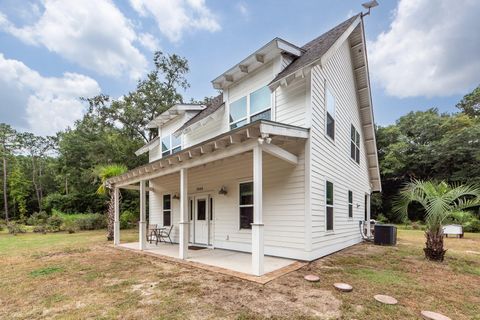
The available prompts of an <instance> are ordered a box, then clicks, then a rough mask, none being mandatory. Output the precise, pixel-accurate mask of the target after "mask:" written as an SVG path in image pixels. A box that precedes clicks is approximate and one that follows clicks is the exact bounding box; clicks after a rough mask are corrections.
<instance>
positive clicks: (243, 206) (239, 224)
mask: <svg viewBox="0 0 480 320" xmlns="http://www.w3.org/2000/svg"><path fill="white" fill-rule="evenodd" d="M246 183H251V184H252V186H253V180H246V181H240V182H238V230H248V231H250V230H252V228H251V226H250V228H242V224H241V222H240V220H241V217H240V208H249V207H251V208H252V221H253V215H254V214H255V213H253V205H254V203H255V195H254V196H253V197H252V198H253V202H252V204H243V205H242V204H240V185H242V184H246ZM252 190H253V189H252Z"/></svg>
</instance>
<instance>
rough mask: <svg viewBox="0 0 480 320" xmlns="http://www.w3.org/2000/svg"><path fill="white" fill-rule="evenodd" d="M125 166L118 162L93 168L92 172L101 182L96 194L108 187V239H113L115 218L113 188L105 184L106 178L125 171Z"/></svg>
mask: <svg viewBox="0 0 480 320" xmlns="http://www.w3.org/2000/svg"><path fill="white" fill-rule="evenodd" d="M127 170H128V169H127V167H126V166H124V165H119V164H109V165H104V166H99V167H97V168H95V170H94V172H95V175H96V176H97V177H99V178H100V181H101V184H100V186H99V187H98V189H97V194H103V195H104V194H106V193H107V189H108V194H109V195H110V199H109V200H108V212H107V239H108V240H109V241H112V240H113V229H114V226H113V225H114V220H115V217H114V215H115V199H114V194H113V189H112V188H109V187H108V186H107V180H108V179H110V178H112V177H115V176H118V175H121V174H122V173H125V172H126V171H127Z"/></svg>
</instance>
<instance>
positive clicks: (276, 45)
mask: <svg viewBox="0 0 480 320" xmlns="http://www.w3.org/2000/svg"><path fill="white" fill-rule="evenodd" d="M303 52H304V50H303V49H302V48H300V47H297V46H295V45H293V44H291V43H289V42H288V41H285V40H283V39H280V38H275V39H273V40H272V41H270V42H269V43H267V44H266V45H264V46H263V47H261V48H260V49H258V50H257V51H255V52H254V53H252V54H251V55H249V56H248V57H246V58H245V59H243V60H242V61H241V62H240V63H238V64H236V65H235V66H233V67H232V68H230V69H228V70H227V71H226V72H224V73H223V74H221V75H220V76H218V77H217V78H215V79H214V80H213V81H212V85H213V87H214V88H215V89H218V90H223V89H226V88H228V87H229V86H230V85H231V84H233V83H234V82H237V81H239V80H240V79H242V78H244V77H245V76H247V75H248V74H249V73H251V72H253V71H255V70H256V69H258V68H260V67H261V66H263V65H265V64H266V63H268V62H270V61H272V60H273V59H274V58H275V57H277V56H279V55H280V54H282V53H287V54H290V55H292V56H295V57H298V56H301V55H302V54H303Z"/></svg>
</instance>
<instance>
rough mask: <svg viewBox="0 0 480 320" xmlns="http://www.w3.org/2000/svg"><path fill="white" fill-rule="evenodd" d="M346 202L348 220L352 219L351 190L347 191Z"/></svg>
mask: <svg viewBox="0 0 480 320" xmlns="http://www.w3.org/2000/svg"><path fill="white" fill-rule="evenodd" d="M350 197H351V198H350ZM347 201H348V218H349V219H353V191H352V190H348V199H347Z"/></svg>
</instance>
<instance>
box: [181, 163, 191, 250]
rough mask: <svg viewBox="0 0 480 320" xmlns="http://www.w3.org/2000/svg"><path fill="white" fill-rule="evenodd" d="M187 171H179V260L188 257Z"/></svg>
mask: <svg viewBox="0 0 480 320" xmlns="http://www.w3.org/2000/svg"><path fill="white" fill-rule="evenodd" d="M187 174H188V171H187V169H181V170H180V222H179V225H180V228H179V231H180V234H179V246H178V250H179V252H178V256H179V258H180V259H187V256H188V227H189V222H188V179H187Z"/></svg>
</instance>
